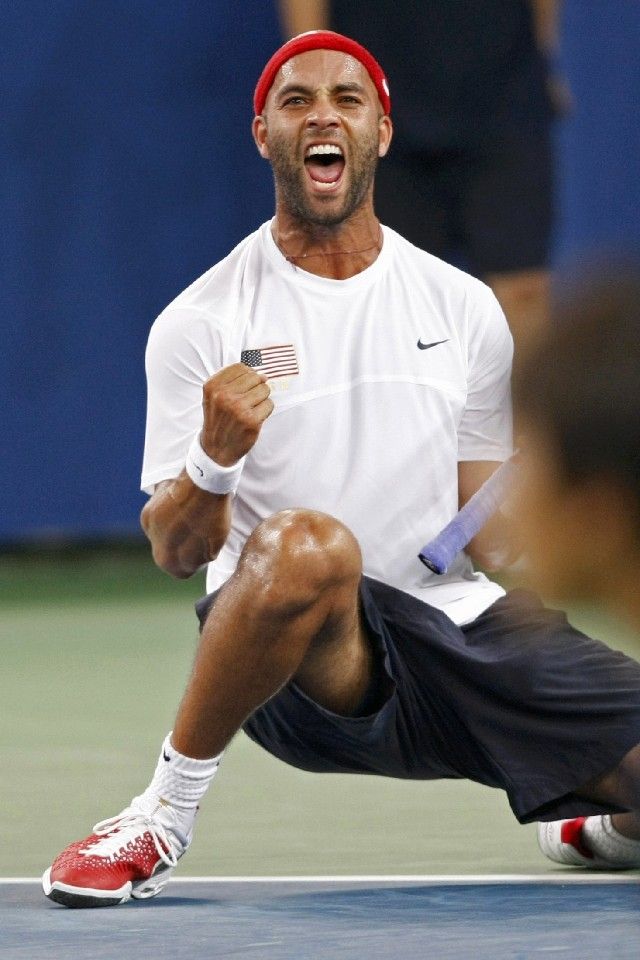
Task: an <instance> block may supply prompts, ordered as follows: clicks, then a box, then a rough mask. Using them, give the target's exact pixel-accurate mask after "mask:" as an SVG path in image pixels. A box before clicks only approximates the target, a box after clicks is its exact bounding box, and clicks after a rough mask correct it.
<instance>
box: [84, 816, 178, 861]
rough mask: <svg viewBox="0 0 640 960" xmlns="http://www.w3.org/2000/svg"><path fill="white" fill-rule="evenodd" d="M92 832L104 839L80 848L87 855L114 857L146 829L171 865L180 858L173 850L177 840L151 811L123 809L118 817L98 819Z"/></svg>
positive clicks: (162, 856)
mask: <svg viewBox="0 0 640 960" xmlns="http://www.w3.org/2000/svg"><path fill="white" fill-rule="evenodd" d="M93 832H94V833H95V834H97V835H98V836H99V837H102V839H101V840H100V841H99V842H98V843H94V844H92V845H91V846H90V847H87V848H86V849H85V850H78V853H81V854H83V856H85V857H107V858H109V857H114V856H115V855H116V854H118V853H119V852H120V850H121V849H122V848H123V847H126V846H127V845H128V844H129V843H131V842H132V841H133V842H135V841H136V840H137V839H138V838H139V837H141V836H142V835H143V834H144V833H150V834H151V837H152V839H153V843H154V846H155V848H156V850H157V852H158V856H159V857H160V859H161V860H162V861H163V862H164V863H166V865H167V866H168V867H175V865H176V863H177V862H178V854H177V853H176V852H175V851H174V846H175V841H173V840H172V838H171V837H170V836H169V834H168V833H167V831H166V830H165V828H164V827H163V825H162V824H161V823H160V822H159V821H158V820H157V819H156V818H155V817H154V816H153V815H152V814H148V813H142V812H138V811H131V812H125V811H123V813H121V814H118V816H116V817H109V818H108V819H107V820H101V821H100V823H96V825H95V826H94V828H93Z"/></svg>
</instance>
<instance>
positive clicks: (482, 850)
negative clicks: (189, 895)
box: [0, 549, 640, 877]
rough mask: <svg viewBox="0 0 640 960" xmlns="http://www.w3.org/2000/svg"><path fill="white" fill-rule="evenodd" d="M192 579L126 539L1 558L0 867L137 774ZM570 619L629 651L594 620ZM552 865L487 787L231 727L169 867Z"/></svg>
mask: <svg viewBox="0 0 640 960" xmlns="http://www.w3.org/2000/svg"><path fill="white" fill-rule="evenodd" d="M202 587H203V584H202V580H198V581H197V582H196V581H193V582H188V583H174V582H173V581H171V580H169V579H168V578H167V577H165V576H164V575H162V574H161V573H160V572H158V571H157V570H155V568H154V567H153V564H152V562H151V559H150V558H149V556H148V555H147V553H146V551H141V550H139V549H129V550H125V551H122V550H120V551H115V552H112V551H105V550H102V551H101V550H92V551H88V552H83V551H77V552H75V553H66V554H49V555H47V554H41V555H36V556H20V555H13V556H7V555H4V556H0V614H1V616H0V643H1V649H2V671H1V674H0V702H1V703H2V712H3V723H2V728H1V731H0V757H1V758H2V759H1V762H2V784H3V789H2V795H3V816H2V818H1V819H0V876H4V877H10V876H13V877H27V876H36V875H39V874H40V873H41V872H42V870H43V869H44V868H45V867H46V866H47V865H48V863H49V862H50V860H51V859H52V857H53V856H54V855H55V854H56V853H58V852H59V850H60V849H61V848H62V847H64V846H65V845H66V844H67V843H69V842H70V841H71V840H75V839H79V838H81V837H82V836H84V835H86V833H87V832H88V831H89V828H90V827H91V826H92V825H93V823H94V822H95V821H97V820H101V819H103V818H105V817H108V816H111V815H113V814H115V813H117V812H118V811H119V810H120V809H121V808H122V807H123V806H125V805H126V803H127V802H128V800H129V799H130V797H131V796H132V795H134V794H135V793H137V792H140V791H141V790H142V789H143V788H144V786H145V785H146V783H147V781H148V779H149V777H150V776H151V773H152V771H153V768H154V765H155V761H156V757H157V754H158V751H159V747H160V744H161V741H162V738H163V736H164V734H165V733H166V732H167V731H168V730H169V729H170V727H171V723H172V718H173V716H174V713H175V709H176V706H177V703H178V698H179V696H180V694H181V691H182V689H183V686H184V683H185V679H186V677H187V674H188V671H189V669H190V664H191V658H192V654H193V651H194V648H195V643H196V638H197V631H196V619H195V616H194V614H193V609H192V603H193V600H194V599H195V598H196V597H197V596H199V595H200V593H201V592H202ZM572 619H573V621H574V622H576V623H577V624H578V625H579V626H581V627H582V628H583V629H585V630H586V631H587V632H589V633H592V634H593V635H597V636H600V637H602V638H603V639H607V640H608V642H610V643H611V644H612V645H613V646H616V647H619V648H621V649H625V650H627V651H630V652H633V640H631V639H630V638H629V637H628V636H625V634H624V631H623V630H622V629H621V628H620V627H618V626H614V625H613V624H612V623H611V622H609V621H607V620H605V619H604V618H602V617H596V616H594V615H593V614H590V615H587V614H585V613H584V612H582V613H580V614H578V613H577V612H576V613H574V615H573V616H572ZM636 653H640V643H638V646H637V647H636ZM554 872H556V871H555V870H554V868H553V866H552V865H551V864H550V863H548V861H546V860H545V859H544V858H543V857H542V856H541V854H539V853H538V850H537V845H536V841H535V830H534V828H533V827H532V826H527V827H521V826H519V825H518V823H517V822H516V821H515V819H514V818H513V816H512V814H511V812H510V810H509V807H508V805H507V803H506V801H505V799H504V797H503V795H502V794H501V793H499V792H497V791H493V790H489V789H487V788H484V787H479V786H477V785H474V784H469V783H463V782H459V781H442V782H438V783H407V782H400V781H394V780H383V779H379V778H374V777H349V776H324V777H323V776H317V775H312V774H306V773H302V772H299V771H296V770H293V769H291V768H288V767H286V766H285V765H283V764H281V763H280V762H278V761H276V760H274V759H272V758H271V757H269V756H268V755H267V754H265V753H264V752H262V751H261V750H260V749H259V748H258V747H256V746H254V745H253V744H252V743H251V742H250V741H249V740H247V738H246V737H244V735H242V734H241V735H239V736H238V737H237V738H236V740H235V741H234V742H233V743H232V745H231V747H230V748H229V750H228V751H227V754H226V756H225V759H224V761H223V764H222V767H221V770H220V772H219V774H218V777H217V779H216V781H215V783H214V785H213V787H212V789H211V791H210V792H209V794H208V796H207V797H206V798H205V801H204V803H203V806H202V809H201V812H200V814H199V823H198V826H197V832H196V836H195V841H194V844H193V846H192V848H191V850H190V852H189V855H188V856H187V857H186V858H185V860H184V861H183V863H181V865H180V867H179V870H178V876H179V875H180V874H183V875H187V874H188V875H211V876H214V875H215V876H267V875H276V876H287V875H334V874H338V875H347V874H451V875H453V874H502V873H505V874H533V873H540V874H542V873H554Z"/></svg>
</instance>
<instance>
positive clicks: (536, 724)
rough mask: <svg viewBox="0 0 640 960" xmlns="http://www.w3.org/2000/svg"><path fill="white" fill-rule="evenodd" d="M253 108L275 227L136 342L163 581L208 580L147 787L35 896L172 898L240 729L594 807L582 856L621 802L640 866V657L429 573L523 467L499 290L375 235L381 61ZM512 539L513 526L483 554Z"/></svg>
mask: <svg viewBox="0 0 640 960" xmlns="http://www.w3.org/2000/svg"><path fill="white" fill-rule="evenodd" d="M254 108H255V114H256V116H255V119H254V121H253V134H254V138H255V141H256V144H257V147H258V150H259V152H260V154H261V155H262V156H263V157H264V158H265V159H267V160H269V161H270V163H271V165H272V168H273V173H274V180H275V193H276V215H275V217H274V219H273V221H272V222H271V223H267V224H264V225H263V226H262V227H261V228H260V229H259V230H258V231H257V232H256V233H255V234H252V235H251V236H250V237H248V238H247V239H246V240H245V241H243V242H242V243H241V244H240V245H239V247H237V248H236V249H235V250H234V251H233V252H232V253H231V254H230V255H229V257H227V258H226V259H225V260H223V261H222V262H221V263H219V264H217V265H216V266H215V267H213V268H212V270H210V271H209V272H208V273H207V274H205V275H204V276H203V277H201V278H200V280H198V281H196V283H195V284H193V285H192V286H191V287H189V288H188V289H187V290H186V291H185V292H184V293H183V294H182V295H181V296H180V297H178V299H177V300H176V301H174V303H173V304H171V305H170V306H169V307H168V308H167V310H166V311H165V312H164V313H163V314H162V315H161V316H160V317H159V318H158V320H157V321H156V323H155V325H154V328H153V330H152V333H151V336H150V340H149V347H148V351H147V375H148V384H149V406H148V418H147V438H146V445H145V458H144V465H143V477H142V483H143V487H144V488H145V489H147V490H148V491H149V492H151V493H152V495H151V498H150V500H149V502H148V504H147V505H146V506H145V509H144V511H143V516H142V522H143V526H144V528H145V531H146V533H147V535H148V536H149V539H150V540H151V544H152V548H153V555H154V558H155V560H156V562H157V563H158V564H159V565H160V566H161V567H162V568H163V569H165V570H167V571H169V572H170V573H172V574H174V575H175V576H177V577H188V576H190V575H191V574H192V573H194V572H195V571H196V570H198V569H199V568H200V567H201V566H202V565H203V564H206V563H208V564H209V568H208V574H207V586H208V589H209V591H210V594H209V596H208V597H207V598H206V600H205V601H204V602H202V603H201V604H200V607H199V614H200V618H201V623H202V636H201V642H200V646H199V649H198V652H197V655H196V659H195V664H194V669H193V672H192V675H191V678H190V681H189V683H188V685H187V690H186V693H185V695H184V698H183V700H182V703H181V705H180V707H179V710H178V714H177V717H176V722H175V725H174V729H173V731H172V733H171V735H170V736H168V737H167V738H166V739H165V741H164V743H163V746H162V750H161V753H160V757H159V760H158V765H157V768H156V772H155V774H154V777H153V779H152V781H151V784H150V785H149V787H148V788H147V789H146V790H145V791H144V793H143V794H141V796H139V797H136V798H134V800H133V801H132V803H131V804H130V806H129V807H127V809H126V810H124V811H123V812H122V813H121V814H119V815H118V816H117V817H114V818H112V819H110V820H107V821H103V822H102V823H101V824H98V825H97V826H96V827H95V828H94V833H93V834H92V835H91V836H90V837H88V838H87V839H85V840H83V841H80V842H79V843H75V844H72V845H71V846H70V847H68V848H67V849H66V850H65V851H64V852H63V853H62V854H61V855H60V856H59V857H58V858H57V860H56V861H55V862H54V864H53V865H52V867H51V868H50V869H49V870H47V871H46V873H45V876H44V878H43V883H44V890H45V893H46V894H47V895H48V896H50V897H51V898H52V899H54V900H57V901H59V902H61V903H65V904H67V905H69V906H99V905H107V904H116V903H120V902H122V901H124V900H127V899H128V898H129V897H130V896H135V897H139V898H144V897H149V896H153V895H154V894H156V893H158V892H159V890H160V889H161V888H162V887H163V886H164V884H165V883H166V881H167V879H168V876H169V874H170V871H171V869H172V868H173V866H174V865H175V863H176V862H177V860H178V858H179V857H180V856H181V855H182V854H183V853H184V852H185V850H186V849H187V847H188V845H189V843H190V841H191V835H192V829H193V823H194V818H195V814H196V810H197V806H198V803H199V801H200V799H201V797H202V796H203V794H204V793H205V791H206V789H207V787H208V785H209V783H210V781H211V779H212V778H213V776H214V775H215V772H216V769H217V766H218V763H219V758H220V756H221V754H222V752H223V750H224V749H225V747H226V746H227V744H228V743H229V741H230V740H231V738H232V737H233V735H234V734H235V733H236V731H237V730H238V729H239V728H240V727H241V726H243V727H244V729H245V731H246V732H247V733H248V735H249V736H250V737H252V738H253V739H254V740H256V741H257V742H258V743H260V744H261V745H262V746H264V747H265V748H266V749H267V750H269V751H270V752H271V753H273V754H274V755H275V756H277V757H280V758H281V759H283V760H284V761H286V762H288V763H291V764H294V765H296V766H299V767H302V768H304V769H307V770H314V771H318V772H320V771H325V772H331V771H341V772H369V773H377V774H380V775H384V776H396V777H405V778H413V779H432V778H435V777H471V778H473V779H475V780H478V781H479V782H482V783H486V784H491V785H493V786H500V787H502V788H503V789H505V790H506V791H507V792H508V795H509V799H510V802H511V804H512V807H513V809H514V812H515V814H516V816H517V817H518V818H519V819H520V820H521V821H523V822H524V821H528V820H533V819H542V820H557V819H559V818H560V817H563V816H565V817H567V818H575V817H576V816H578V815H582V814H585V813H591V814H594V816H593V818H592V819H593V821H594V822H595V823H596V826H597V829H595V830H594V831H591V832H592V833H594V837H593V838H592V837H591V834H590V835H589V838H588V843H589V844H590V845H591V846H590V849H593V851H596V849H598V850H599V849H600V847H598V846H597V845H598V843H599V842H600V834H602V832H603V830H602V828H601V824H602V817H601V816H600V814H602V813H607V814H609V813H612V812H614V811H617V813H616V819H615V831H614V833H615V836H614V841H615V843H616V844H617V845H618V846H622V847H623V848H624V851H623V852H624V854H627V846H626V845H629V844H630V845H631V849H632V862H634V863H636V862H637V863H640V843H636V841H635V840H633V839H628V838H630V837H634V836H638V837H640V829H639V828H638V821H637V818H636V815H635V814H634V813H628V812H623V811H629V810H635V809H637V807H638V806H639V805H640V774H639V768H638V764H639V762H640V748H639V747H638V742H639V741H640V666H639V665H638V664H636V663H634V662H633V661H631V660H628V659H626V658H619V657H616V656H615V655H613V654H612V653H611V652H610V651H609V650H608V649H607V648H606V647H604V646H602V645H601V644H598V643H596V642H594V641H591V640H589V639H587V638H586V637H582V636H580V635H579V634H577V633H576V632H575V631H574V630H572V629H571V628H570V627H569V625H568V624H566V622H564V621H562V620H560V619H558V617H557V615H556V614H553V613H547V612H546V611H544V610H543V608H542V607H541V605H540V604H539V603H538V602H537V600H535V598H533V599H532V598H528V597H526V596H525V597H519V596H517V595H516V596H511V597H505V596H504V591H502V589H501V588H500V587H499V586H498V585H496V584H494V583H491V582H490V581H489V580H487V578H486V577H484V576H483V575H482V574H479V573H475V572H474V571H473V567H472V565H471V560H470V559H469V557H468V556H466V555H461V556H460V557H459V558H458V560H457V561H456V563H455V564H454V565H453V567H452V569H451V570H450V572H449V573H448V574H447V575H446V577H443V578H437V577H435V576H434V575H432V574H430V573H428V572H427V570H426V569H425V568H424V567H423V566H422V565H421V564H420V563H419V562H418V560H417V559H416V547H417V545H419V544H421V543H422V542H423V541H424V539H425V538H426V537H428V535H429V533H435V532H437V530H439V529H440V527H442V526H443V525H444V523H446V521H447V520H449V519H450V518H451V516H452V515H453V514H454V513H455V512H456V510H457V508H458V506H459V504H460V503H461V502H464V501H465V500H467V499H468V498H469V497H470V496H471V495H472V494H473V493H474V491H475V490H476V489H477V488H478V487H479V486H480V484H481V482H482V480H483V479H484V478H485V477H487V476H489V475H490V474H491V473H492V472H493V470H494V469H495V468H496V466H497V465H498V463H499V462H500V461H502V460H503V459H504V458H506V457H507V456H509V454H510V453H511V430H510V407H509V396H508V394H509V367H510V358H511V338H510V335H509V332H508V328H507V325H506V322H505V320H504V317H503V315H502V313H501V311H500V309H499V308H498V306H497V303H496V301H495V298H494V297H493V294H492V293H491V292H490V290H489V289H488V288H487V287H485V286H484V285H483V284H482V283H480V282H479V281H477V280H474V279H473V278H471V277H467V276H465V275H464V274H462V273H460V271H458V270H456V269H454V268H453V267H449V266H447V265H446V264H444V263H442V262H441V261H438V260H436V259H435V258H434V257H432V256H430V255H429V254H426V253H423V252H422V251H420V250H417V249H416V248H414V247H412V246H411V244H409V243H408V242H407V241H405V240H403V239H402V238H401V237H400V236H399V235H397V234H395V233H394V232H393V231H391V230H389V229H387V228H383V227H381V226H380V224H379V223H378V220H377V218H376V216H375V214H374V210H373V203H372V193H373V179H374V173H375V168H376V164H377V161H378V159H379V158H381V157H384V155H385V153H386V152H387V149H388V147H389V143H390V140H391V120H390V118H389V111H390V99H389V89H388V86H387V81H386V78H385V76H384V74H383V72H382V70H381V68H380V66H379V65H378V63H377V62H376V60H375V59H374V58H373V57H372V55H371V54H370V53H369V52H368V51H367V50H365V49H364V48H363V47H361V46H360V45H359V44H357V43H355V42H354V41H353V40H350V39H348V38H346V37H342V36H340V35H337V34H332V33H326V32H317V33H311V34H306V35H303V36H300V37H297V38H295V39H294V40H292V41H290V42H289V43H287V44H285V45H284V47H282V48H281V49H280V50H278V51H277V52H276V53H275V54H274V56H273V57H272V58H271V60H270V61H269V63H268V64H267V66H266V67H265V69H264V71H263V73H262V75H261V77H260V80H259V81H258V85H257V87H256V92H255V97H254ZM239 361H240V362H239ZM504 538H505V533H504V529H503V522H502V521H501V520H500V518H498V519H496V520H495V521H494V522H493V523H492V524H490V525H488V526H487V527H486V528H485V530H484V531H483V532H482V534H481V535H480V536H478V537H477V538H476V541H475V542H474V543H473V544H472V545H471V547H470V550H471V552H472V553H474V554H475V555H476V556H479V557H482V556H483V555H484V556H487V555H489V553H493V552H495V551H496V550H504V545H503V541H504ZM363 563H364V571H365V574H366V576H365V577H364V578H363V576H362V571H363ZM593 689H600V690H602V691H604V692H606V696H605V693H604V692H603V694H602V696H601V697H598V696H596V695H595V694H593V693H592V690H593ZM587 694H588V696H587ZM618 831H620V832H618ZM622 832H624V833H626V836H624V837H623V836H622V835H621V833H622ZM578 833H579V831H578V829H577V828H574V834H575V837H576V838H578ZM554 842H555V841H554ZM575 842H576V843H578V842H580V843H582V842H584V843H585V844H586V843H587V840H586V839H585V840H584V841H582V840H580V841H578V839H576V841H575ZM562 843H563V841H561V838H560V836H559V835H558V838H557V842H555V847H557V848H558V850H559V851H562V849H563V847H562ZM555 847H554V849H555ZM571 849H572V850H573V846H572V847H571ZM581 849H582V847H581ZM608 862H610V863H611V864H612V865H614V866H615V865H618V866H622V865H627V864H628V862H629V856H628V855H627V856H626V859H625V857H624V856H623V855H618V847H616V848H615V851H614V854H612V856H611V857H610V858H609V861H608Z"/></svg>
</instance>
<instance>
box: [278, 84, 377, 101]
mask: <svg viewBox="0 0 640 960" xmlns="http://www.w3.org/2000/svg"><path fill="white" fill-rule="evenodd" d="M292 93H302V94H305V95H306V96H312V95H313V90H312V89H311V87H306V86H305V85H304V84H303V83H285V85H284V87H282V88H281V89H280V90H278V92H277V94H276V96H277V98H278V99H280V98H281V97H286V96H288V95H289V94H292ZM331 93H334V94H335V93H360V94H364V93H365V89H364V87H363V86H361V85H360V84H359V83H338V84H336V85H335V87H332V89H331Z"/></svg>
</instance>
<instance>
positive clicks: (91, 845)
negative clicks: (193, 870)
mask: <svg viewBox="0 0 640 960" xmlns="http://www.w3.org/2000/svg"><path fill="white" fill-rule="evenodd" d="M190 842H191V834H189V835H188V836H184V835H183V834H182V833H181V832H180V831H179V830H178V829H177V828H176V825H175V815H174V812H173V810H172V808H171V807H170V806H168V805H166V804H164V803H163V802H158V801H156V802H153V801H149V799H148V798H144V797H136V798H135V799H134V800H133V801H132V802H131V806H129V807H127V808H126V809H125V810H123V811H122V813H119V814H118V815H117V816H116V817H111V818H110V819H108V820H103V821H102V822H101V823H97V824H96V825H95V827H94V828H93V833H92V834H91V836H89V837H87V838H86V840H79V841H77V842H76V843H72V844H71V845H70V846H68V847H67V848H66V849H65V850H63V851H62V853H61V854H60V855H59V856H58V857H56V859H55V860H54V862H53V863H52V865H51V866H50V867H49V869H48V870H46V871H45V873H44V875H43V877H42V888H43V890H44V892H45V895H46V896H47V897H49V899H50V900H55V901H56V903H62V904H64V906H65V907H112V906H115V905H116V904H119V903H125V902H126V901H127V900H129V899H130V898H131V897H135V898H136V899H140V900H145V899H147V898H149V897H155V896H156V895H157V894H158V893H160V891H161V890H162V888H163V887H164V886H165V884H166V883H167V881H168V880H169V878H170V877H171V874H172V873H173V869H174V867H175V865H176V864H177V862H178V860H179V859H180V857H181V856H182V855H183V853H184V852H185V851H186V849H187V847H188V846H189V844H190Z"/></svg>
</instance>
